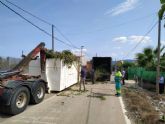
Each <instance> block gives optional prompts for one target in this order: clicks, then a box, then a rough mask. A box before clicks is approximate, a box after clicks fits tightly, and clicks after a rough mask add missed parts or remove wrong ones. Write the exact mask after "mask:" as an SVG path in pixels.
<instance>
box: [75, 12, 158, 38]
mask: <svg viewBox="0 0 165 124" xmlns="http://www.w3.org/2000/svg"><path fill="white" fill-rule="evenodd" d="M156 14H157V13H156V12H154V13H151V14H149V15H145V16H142V17H138V18H135V19H131V20H129V21H126V22H122V23H119V24H114V25H111V26H106V28H101V29H96V30H93V31H87V32H83V33H80V34H89V33H94V32H96V31H106V30H109V29H111V28H118V27H121V26H125V25H126V24H130V23H132V22H138V21H141V20H144V19H145V18H148V17H152V16H153V15H156ZM80 34H79V33H77V34H76V33H75V35H80Z"/></svg>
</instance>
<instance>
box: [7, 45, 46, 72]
mask: <svg viewBox="0 0 165 124" xmlns="http://www.w3.org/2000/svg"><path fill="white" fill-rule="evenodd" d="M44 47H45V43H43V42H41V43H40V44H39V45H37V46H36V48H34V49H33V50H32V51H31V52H30V53H29V54H28V55H27V56H25V57H24V58H23V59H22V60H21V61H20V62H19V63H18V64H17V65H16V66H15V67H14V68H13V69H11V70H10V72H11V71H18V70H19V71H22V70H23V69H24V67H26V66H27V65H28V64H29V62H30V61H31V59H32V58H34V57H35V56H36V55H37V54H38V53H39V52H40V51H41V50H42V49H44Z"/></svg>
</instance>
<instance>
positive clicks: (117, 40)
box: [113, 37, 128, 43]
mask: <svg viewBox="0 0 165 124" xmlns="http://www.w3.org/2000/svg"><path fill="white" fill-rule="evenodd" d="M113 41H115V42H120V43H126V42H127V41H128V39H127V37H116V38H114V39H113Z"/></svg>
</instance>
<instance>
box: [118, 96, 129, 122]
mask: <svg viewBox="0 0 165 124" xmlns="http://www.w3.org/2000/svg"><path fill="white" fill-rule="evenodd" d="M119 101H120V105H121V108H122V112H123V115H124V118H125V122H126V124H131V121H130V119H129V118H128V117H127V115H126V114H125V113H126V112H127V110H126V109H125V105H124V103H123V100H122V97H119Z"/></svg>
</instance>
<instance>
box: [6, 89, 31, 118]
mask: <svg viewBox="0 0 165 124" xmlns="http://www.w3.org/2000/svg"><path fill="white" fill-rule="evenodd" d="M29 99H30V93H29V90H28V89H27V88H26V87H19V88H18V89H17V90H16V92H15V93H14V95H13V97H12V99H11V103H10V106H9V114H11V115H16V114H19V113H21V112H23V111H24V110H25V109H26V107H27V105H28V104H29Z"/></svg>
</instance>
